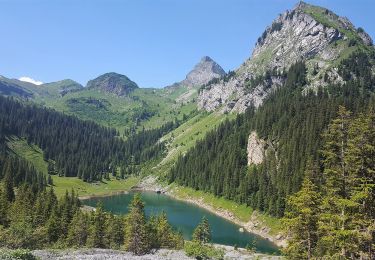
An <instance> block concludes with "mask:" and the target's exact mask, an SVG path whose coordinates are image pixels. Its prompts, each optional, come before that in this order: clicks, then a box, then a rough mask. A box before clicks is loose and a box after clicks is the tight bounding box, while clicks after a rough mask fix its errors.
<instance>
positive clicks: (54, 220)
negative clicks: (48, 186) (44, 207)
mask: <svg viewBox="0 0 375 260" xmlns="http://www.w3.org/2000/svg"><path fill="white" fill-rule="evenodd" d="M46 228H47V234H48V242H49V243H51V244H52V243H54V242H56V241H57V240H58V239H59V237H60V234H61V226H60V219H59V217H58V213H57V209H56V208H54V209H53V210H52V213H51V216H50V217H49V219H48V221H47V223H46Z"/></svg>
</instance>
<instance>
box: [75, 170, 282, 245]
mask: <svg viewBox="0 0 375 260" xmlns="http://www.w3.org/2000/svg"><path fill="white" fill-rule="evenodd" d="M130 191H140V192H142V191H146V192H155V193H161V194H164V195H167V196H170V197H172V198H174V199H176V200H180V201H184V202H187V203H191V204H194V205H195V206H198V207H200V208H204V209H206V210H208V211H210V212H211V213H214V214H215V215H217V216H219V217H222V218H224V219H226V220H228V221H231V222H232V223H235V224H237V225H239V226H241V227H242V228H243V229H244V230H246V231H247V232H250V233H253V234H255V235H258V236H260V237H262V238H264V239H267V240H269V241H270V242H272V243H274V244H275V245H276V246H278V247H280V248H284V247H286V245H287V240H286V238H285V237H284V236H283V235H281V234H278V235H271V234H269V228H268V227H267V226H265V225H264V224H261V223H259V221H257V220H256V215H254V214H253V216H252V217H251V218H250V220H249V221H248V222H244V221H241V220H240V219H238V218H237V217H235V216H234V214H233V213H231V212H230V211H228V210H224V209H221V208H219V209H218V208H214V207H213V206H212V205H210V204H208V203H205V202H204V201H203V198H200V199H197V198H191V197H190V198H183V197H181V196H178V195H177V194H176V192H174V191H173V189H171V188H170V187H165V186H162V185H160V184H159V183H157V181H156V177H154V176H148V177H147V178H145V179H143V180H142V181H140V182H139V183H138V184H137V185H135V186H133V187H132V188H131V189H130V190H124V191H116V192H110V193H105V194H99V195H95V194H93V195H84V196H80V197H79V199H80V200H87V199H93V198H103V197H110V196H114V195H120V194H128V193H129V192H130Z"/></svg>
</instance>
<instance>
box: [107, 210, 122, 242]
mask: <svg viewBox="0 0 375 260" xmlns="http://www.w3.org/2000/svg"><path fill="white" fill-rule="evenodd" d="M106 226H107V231H106V235H107V241H108V246H109V247H110V248H113V249H119V248H120V247H121V246H122V245H123V244H124V219H123V218H122V217H120V216H113V215H112V214H110V215H109V217H107V224H106Z"/></svg>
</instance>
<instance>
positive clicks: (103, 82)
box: [86, 72, 138, 96]
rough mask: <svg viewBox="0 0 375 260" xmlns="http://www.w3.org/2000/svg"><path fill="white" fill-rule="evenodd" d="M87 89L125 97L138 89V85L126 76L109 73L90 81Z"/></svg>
mask: <svg viewBox="0 0 375 260" xmlns="http://www.w3.org/2000/svg"><path fill="white" fill-rule="evenodd" d="M86 87H87V88H93V89H98V90H100V91H102V92H106V93H113V94H116V95H118V96H124V95H127V94H129V93H130V92H131V91H133V90H134V89H136V88H138V85H137V84H136V83H135V82H133V81H131V80H130V79H129V78H128V77H127V76H125V75H122V74H118V73H115V72H109V73H105V74H103V75H101V76H99V77H97V78H95V79H93V80H90V81H89V82H87V85H86Z"/></svg>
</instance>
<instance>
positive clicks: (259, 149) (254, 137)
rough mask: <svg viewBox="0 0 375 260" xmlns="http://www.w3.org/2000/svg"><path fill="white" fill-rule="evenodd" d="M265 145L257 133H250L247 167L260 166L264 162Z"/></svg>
mask: <svg viewBox="0 0 375 260" xmlns="http://www.w3.org/2000/svg"><path fill="white" fill-rule="evenodd" d="M265 143H266V142H265V141H264V140H262V139H260V138H259V137H258V134H257V133H256V132H255V131H253V132H251V133H250V135H249V139H248V142H247V165H258V164H261V163H262V162H263V160H264V152H265Z"/></svg>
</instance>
